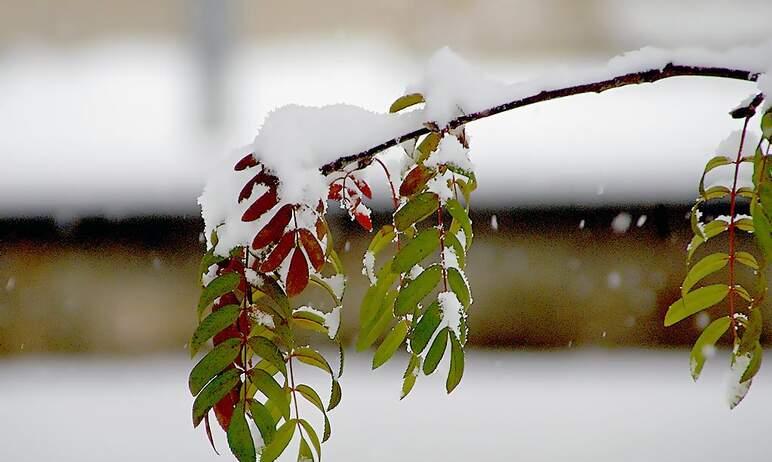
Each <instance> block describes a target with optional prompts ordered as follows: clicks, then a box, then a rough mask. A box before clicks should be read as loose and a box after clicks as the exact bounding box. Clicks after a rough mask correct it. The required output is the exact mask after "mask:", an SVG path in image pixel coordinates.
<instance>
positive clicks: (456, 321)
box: [437, 292, 465, 338]
mask: <svg viewBox="0 0 772 462" xmlns="http://www.w3.org/2000/svg"><path fill="white" fill-rule="evenodd" d="M437 301H438V302H439V304H440V310H441V312H442V326H447V327H449V328H450V329H451V330H452V331H453V332H454V333H455V334H456V337H458V338H461V319H463V318H464V316H465V314H464V307H463V306H462V305H461V302H459V301H458V297H456V294H454V293H453V292H440V293H439V294H438V295H437Z"/></svg>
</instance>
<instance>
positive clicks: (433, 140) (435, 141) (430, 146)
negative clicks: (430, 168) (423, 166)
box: [416, 132, 442, 163]
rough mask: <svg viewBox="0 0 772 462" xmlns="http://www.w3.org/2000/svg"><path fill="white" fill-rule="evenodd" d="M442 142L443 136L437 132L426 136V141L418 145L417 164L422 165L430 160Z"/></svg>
mask: <svg viewBox="0 0 772 462" xmlns="http://www.w3.org/2000/svg"><path fill="white" fill-rule="evenodd" d="M441 140H442V135H440V134H439V133H437V132H431V133H429V134H428V135H426V136H425V137H424V139H423V140H421V143H419V144H418V148H417V151H418V157H417V158H416V162H418V163H421V162H424V161H425V160H426V159H428V158H429V156H430V155H431V154H432V152H434V151H435V150H436V149H437V146H439V145H440V141H441Z"/></svg>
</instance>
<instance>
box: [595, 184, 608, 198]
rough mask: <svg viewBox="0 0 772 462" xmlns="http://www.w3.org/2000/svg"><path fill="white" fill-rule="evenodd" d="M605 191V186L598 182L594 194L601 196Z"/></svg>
mask: <svg viewBox="0 0 772 462" xmlns="http://www.w3.org/2000/svg"><path fill="white" fill-rule="evenodd" d="M605 192H606V187H605V186H604V185H602V184H599V185H598V188H597V189H596V190H595V194H596V195H598V196H602V195H603V193H605Z"/></svg>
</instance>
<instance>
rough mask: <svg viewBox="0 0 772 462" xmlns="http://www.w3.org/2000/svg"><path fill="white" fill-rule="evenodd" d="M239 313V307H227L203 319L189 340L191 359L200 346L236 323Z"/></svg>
mask: <svg viewBox="0 0 772 462" xmlns="http://www.w3.org/2000/svg"><path fill="white" fill-rule="evenodd" d="M240 312H241V307H240V306H238V305H227V306H224V307H222V308H220V309H219V310H217V311H215V312H213V313H212V314H210V315H209V316H207V317H205V318H204V320H203V321H201V323H200V324H199V325H198V327H197V328H196V331H195V332H194V333H193V338H191V339H190V356H191V358H192V357H193V356H195V355H196V353H197V352H198V350H199V348H201V345H203V344H204V343H206V341H207V340H209V339H210V338H212V337H214V336H215V335H216V334H218V333H219V332H221V331H222V330H223V329H225V328H226V327H228V326H230V325H231V324H233V323H234V322H236V319H237V318H238V317H239V313H240Z"/></svg>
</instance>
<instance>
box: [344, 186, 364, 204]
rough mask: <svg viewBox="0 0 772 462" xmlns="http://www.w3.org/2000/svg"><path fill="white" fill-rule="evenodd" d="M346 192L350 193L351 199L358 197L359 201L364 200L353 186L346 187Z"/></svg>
mask: <svg viewBox="0 0 772 462" xmlns="http://www.w3.org/2000/svg"><path fill="white" fill-rule="evenodd" d="M346 193H348V198H349V199H357V200H358V201H359V202H362V199H360V198H359V193H358V192H356V191H355V190H354V189H353V188H346Z"/></svg>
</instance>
